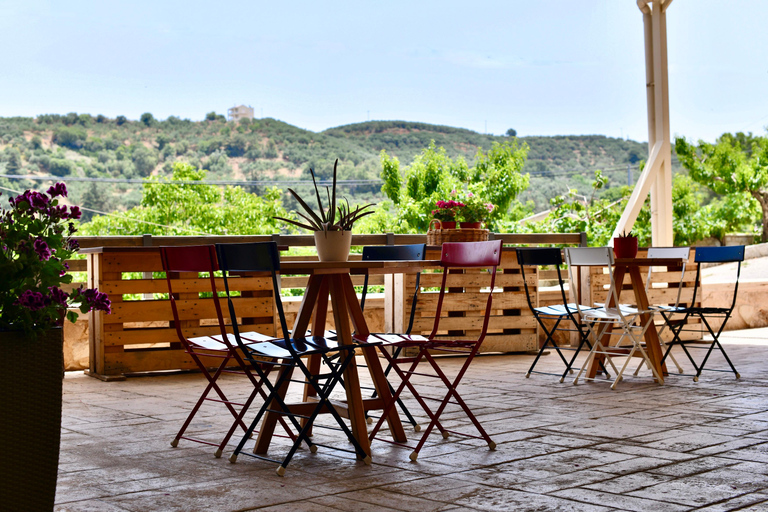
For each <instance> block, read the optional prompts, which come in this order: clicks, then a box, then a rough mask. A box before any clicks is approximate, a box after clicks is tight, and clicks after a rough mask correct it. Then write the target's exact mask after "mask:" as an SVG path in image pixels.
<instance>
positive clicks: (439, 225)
mask: <svg viewBox="0 0 768 512" xmlns="http://www.w3.org/2000/svg"><path fill="white" fill-rule="evenodd" d="M432 223H435V228H436V229H456V221H448V220H440V219H432ZM432 223H430V224H432Z"/></svg>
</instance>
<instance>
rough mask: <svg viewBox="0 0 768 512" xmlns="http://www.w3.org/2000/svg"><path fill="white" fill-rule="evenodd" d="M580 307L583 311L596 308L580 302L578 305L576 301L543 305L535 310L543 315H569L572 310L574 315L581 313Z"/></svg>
mask: <svg viewBox="0 0 768 512" xmlns="http://www.w3.org/2000/svg"><path fill="white" fill-rule="evenodd" d="M579 309H581V311H588V310H590V309H594V308H592V307H590V306H582V305H580V304H579V305H578V306H577V305H576V304H575V303H569V304H552V305H550V306H542V307H539V308H534V311H536V312H537V313H538V314H539V315H541V316H551V317H562V316H568V311H570V312H571V314H572V315H576V314H578V313H579Z"/></svg>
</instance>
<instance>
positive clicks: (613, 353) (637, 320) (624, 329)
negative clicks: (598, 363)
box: [565, 247, 664, 389]
mask: <svg viewBox="0 0 768 512" xmlns="http://www.w3.org/2000/svg"><path fill="white" fill-rule="evenodd" d="M565 261H566V263H567V264H568V272H569V275H570V277H571V281H572V282H573V281H574V276H573V271H574V269H576V268H577V267H581V266H585V267H606V268H607V269H608V275H609V278H610V289H609V291H608V299H609V300H608V302H607V303H606V306H602V307H597V308H593V309H588V310H582V309H581V307H580V305H579V304H578V303H576V309H577V310H578V311H579V315H580V316H581V318H582V319H583V320H584V321H585V322H586V323H587V324H588V325H589V328H590V330H591V331H592V332H593V333H594V336H595V341H594V343H593V345H592V350H590V352H589V355H588V356H587V360H586V361H585V362H584V365H583V366H582V368H581V370H579V373H578V374H577V375H576V378H575V379H574V380H573V383H574V384H577V383H578V381H579V378H581V374H582V373H583V372H584V370H585V369H586V368H587V367H588V366H589V364H590V363H591V362H592V360H593V359H594V358H595V356H597V355H601V356H603V357H605V359H606V361H608V363H609V364H610V365H611V366H612V367H613V368H614V370H615V369H616V366H615V365H614V364H613V358H614V357H626V359H625V360H624V364H623V365H622V366H621V369H620V370H618V372H617V374H616V378H615V379H614V381H613V383H612V384H611V389H616V385H617V384H618V383H619V381H620V380H621V379H622V376H623V375H624V370H625V369H626V368H627V365H628V364H629V361H630V360H631V359H632V357H633V356H634V355H635V353H639V354H640V356H641V357H642V358H643V360H644V362H645V363H646V364H647V365H648V367H649V368H650V369H651V371H652V372H653V376H654V378H655V379H656V380H657V381H658V382H659V383H662V384H663V383H664V379H663V377H662V376H661V375H660V374H659V373H658V372H657V370H656V367H655V366H653V364H652V362H651V360H650V358H649V357H648V353H647V352H646V350H645V348H644V347H643V335H644V334H645V331H646V330H647V329H648V327H649V326H650V325H651V324H652V323H653V310H647V311H643V310H640V309H637V308H633V307H630V306H623V305H619V304H620V303H619V297H618V292H617V291H616V286H617V285H616V281H615V280H614V278H613V250H612V249H611V248H610V247H567V248H566V249H565ZM611 299H613V300H611ZM610 303H613V304H616V306H608V304H610ZM643 315H647V320H645V321H643V319H642V316H643ZM614 326H619V327H620V329H621V330H620V331H619V332H615V331H613V330H612V328H613V327H614ZM609 334H610V335H617V336H619V338H618V340H617V341H616V343H614V344H611V343H610V342H609V343H608V345H607V346H606V345H605V344H604V343H603V340H602V338H603V336H604V335H609ZM624 340H628V341H629V342H630V346H629V347H627V346H625V345H622V342H624ZM585 380H594V379H592V378H590V377H587V378H585Z"/></svg>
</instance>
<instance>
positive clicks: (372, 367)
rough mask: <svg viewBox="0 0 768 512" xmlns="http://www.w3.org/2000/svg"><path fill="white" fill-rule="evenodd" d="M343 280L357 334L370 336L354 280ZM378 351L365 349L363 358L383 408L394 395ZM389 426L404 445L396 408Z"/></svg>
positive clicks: (393, 410) (351, 318)
mask: <svg viewBox="0 0 768 512" xmlns="http://www.w3.org/2000/svg"><path fill="white" fill-rule="evenodd" d="M342 279H343V281H344V291H345V293H346V300H347V307H348V308H349V317H350V320H352V325H353V327H354V328H355V332H356V333H357V334H358V335H359V336H368V335H369V334H370V331H369V330H368V325H367V324H366V322H365V317H364V316H363V310H362V309H361V308H360V303H359V302H358V301H357V295H356V294H355V288H354V286H353V284H352V279H351V278H350V277H349V276H348V275H345V276H342ZM377 350H378V349H376V348H374V347H363V356H364V357H365V364H366V365H367V366H368V372H369V373H370V374H371V379H373V386H374V388H375V389H376V394H377V396H378V397H379V398H380V399H381V402H382V403H383V404H384V405H383V407H387V404H389V403H390V402H391V401H392V393H391V392H390V390H389V384H388V382H387V378H386V377H385V376H384V369H383V368H382V367H381V359H379V354H378V353H377V352H376V351H377ZM387 424H388V425H389V431H390V432H391V433H392V438H393V439H394V440H395V441H397V442H398V443H404V442H406V441H407V440H408V439H407V438H406V436H405V430H403V423H402V422H401V421H400V415H399V414H398V412H397V409H396V408H394V407H393V408H392V410H391V411H390V412H389V414H388V415H387Z"/></svg>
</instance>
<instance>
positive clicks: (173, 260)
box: [160, 245, 229, 345]
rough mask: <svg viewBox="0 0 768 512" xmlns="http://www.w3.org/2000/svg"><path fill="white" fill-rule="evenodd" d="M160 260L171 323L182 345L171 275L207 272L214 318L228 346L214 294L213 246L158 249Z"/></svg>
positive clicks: (215, 264)
mask: <svg viewBox="0 0 768 512" xmlns="http://www.w3.org/2000/svg"><path fill="white" fill-rule="evenodd" d="M160 260H161V261H162V265H163V271H164V272H165V279H166V282H167V283H168V295H169V296H170V302H171V311H172V312H173V320H174V322H173V323H174V325H175V326H176V334H177V335H178V337H179V340H180V341H181V342H182V344H184V345H186V344H187V339H186V337H185V336H184V333H183V332H182V331H181V322H180V318H179V311H178V307H177V305H176V297H175V296H174V292H173V284H172V282H173V281H172V279H171V273H173V272H208V280H209V281H210V284H211V292H212V293H213V296H212V298H211V300H212V301H213V305H214V307H215V308H216V318H217V320H218V322H219V329H220V331H221V335H222V338H223V341H224V343H226V344H227V345H229V341H228V340H227V336H226V334H227V332H226V327H225V323H224V317H223V315H222V313H221V304H220V302H219V296H218V294H217V292H216V279H215V276H214V274H213V273H214V272H215V271H217V270H219V266H218V262H217V259H216V250H215V248H214V246H213V245H187V246H171V247H160Z"/></svg>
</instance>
